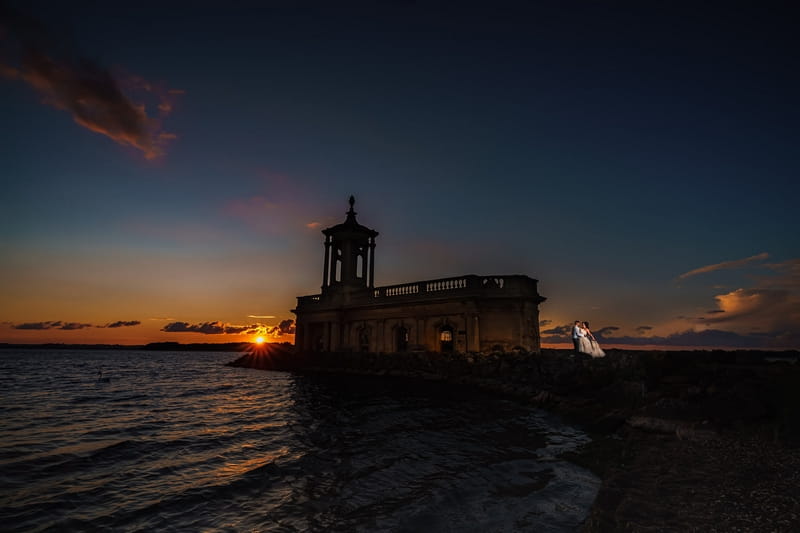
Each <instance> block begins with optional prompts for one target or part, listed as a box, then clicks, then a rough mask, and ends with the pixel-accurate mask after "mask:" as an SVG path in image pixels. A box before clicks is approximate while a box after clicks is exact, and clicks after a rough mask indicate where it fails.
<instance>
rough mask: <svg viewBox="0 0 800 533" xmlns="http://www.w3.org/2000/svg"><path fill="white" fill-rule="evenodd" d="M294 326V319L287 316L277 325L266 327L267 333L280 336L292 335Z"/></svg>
mask: <svg viewBox="0 0 800 533" xmlns="http://www.w3.org/2000/svg"><path fill="white" fill-rule="evenodd" d="M295 329H296V326H295V323H294V320H292V319H291V318H288V319H286V320H281V322H280V324H278V325H277V326H272V327H271V328H268V329H267V334H268V335H271V336H273V337H281V336H283V335H294V332H295Z"/></svg>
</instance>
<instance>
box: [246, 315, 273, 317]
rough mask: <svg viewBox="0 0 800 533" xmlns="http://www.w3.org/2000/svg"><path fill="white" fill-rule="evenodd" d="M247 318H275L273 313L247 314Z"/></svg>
mask: <svg viewBox="0 0 800 533" xmlns="http://www.w3.org/2000/svg"><path fill="white" fill-rule="evenodd" d="M247 318H275V317H274V316H273V315H247Z"/></svg>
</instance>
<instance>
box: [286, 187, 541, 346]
mask: <svg viewBox="0 0 800 533" xmlns="http://www.w3.org/2000/svg"><path fill="white" fill-rule="evenodd" d="M354 203H355V199H354V198H353V197H352V196H351V197H350V210H349V211H347V218H346V219H345V221H344V222H343V223H341V224H337V225H336V226H333V227H330V228H327V229H325V230H323V231H322V233H323V235H325V260H324V262H323V268H322V271H323V274H322V292H321V293H320V294H314V295H310V296H299V297H298V298H297V308H296V309H293V310H292V312H293V313H295V314H296V315H297V321H296V325H297V329H296V331H295V345H296V347H297V348H298V349H300V350H304V351H326V352H337V351H362V352H373V353H390V352H406V351H430V352H451V351H456V352H489V351H511V350H514V349H523V350H526V351H530V352H538V351H540V339H539V304H540V303H541V302H543V301H544V300H545V298H544V297H542V296H540V295H539V293H538V292H537V287H536V285H537V283H538V282H537V280H535V279H532V278H530V277H528V276H524V275H511V276H508V275H491V276H477V275H465V276H457V277H453V278H444V279H433V280H427V281H415V282H412V283H404V284H402V285H391V286H385V287H376V286H375V238H376V237H377V236H378V232H377V231H375V230H372V229H370V228H367V227H366V226H362V225H361V224H359V223H358V222H357V221H356V212H355V211H354V210H353V205H354Z"/></svg>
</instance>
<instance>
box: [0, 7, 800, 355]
mask: <svg viewBox="0 0 800 533" xmlns="http://www.w3.org/2000/svg"><path fill="white" fill-rule="evenodd" d="M645 4H648V5H645ZM651 4H652V3H649V2H648V3H643V2H631V3H613V4H611V3H609V4H605V5H604V4H601V3H588V2H587V3H583V2H547V3H538V4H534V5H530V4H528V3H502V4H500V5H495V4H490V3H485V4H471V5H470V6H468V7H465V6H463V5H460V4H453V5H449V6H448V5H443V4H439V3H427V2H385V3H381V4H380V5H372V4H369V3H363V4H359V3H345V4H338V3H337V4H336V6H335V7H331V5H330V4H328V5H327V6H326V5H325V4H322V5H318V4H313V3H299V4H298V3H289V2H279V3H272V4H271V3H263V4H262V5H259V6H258V7H254V6H252V5H248V3H244V2H228V3H225V7H224V9H223V8H221V7H219V5H217V6H215V7H198V6H196V5H192V4H190V3H177V2H158V3H156V2H144V3H139V4H137V6H136V7H121V6H118V5H114V3H105V2H74V3H64V4H62V3H56V2H6V4H4V5H5V7H4V12H5V15H4V16H3V23H2V24H3V31H2V33H1V34H0V35H2V41H0V42H2V43H3V44H2V48H0V50H2V56H0V61H2V63H0V65H2V66H3V71H2V74H3V75H2V77H0V117H2V121H3V124H4V127H3V128H2V130H1V131H0V136H1V137H0V146H2V149H0V150H2V151H0V154H2V169H3V171H2V178H1V179H2V186H3V190H4V194H3V195H2V199H1V200H0V210H1V212H0V221H1V222H2V225H3V227H4V228H6V229H7V230H6V231H4V232H3V235H2V237H0V250H1V251H2V257H3V259H2V260H0V274H2V279H1V280H0V296H1V297H2V299H3V300H4V301H5V302H9V304H4V305H3V309H2V316H0V321H5V327H4V329H3V330H2V331H3V332H4V333H3V335H2V336H0V340H3V339H2V337H5V338H8V339H20V338H23V340H24V339H31V340H34V339H37V338H43V337H45V336H47V335H51V336H52V338H54V339H55V338H58V339H71V338H76V339H77V338H78V335H87V334H88V331H89V328H82V329H81V331H61V330H58V331H57V329H58V328H57V327H47V326H46V325H45V326H43V327H42V328H39V329H36V328H32V329H27V330H21V329H15V328H16V327H18V326H20V325H21V324H39V323H42V324H44V323H46V322H48V321H50V322H55V321H63V322H65V323H72V322H74V323H85V324H93V325H97V324H104V323H113V322H115V321H118V320H124V321H139V322H141V324H139V325H137V326H135V327H126V328H125V329H124V332H123V331H122V330H120V329H117V328H114V329H115V331H108V330H105V329H98V328H94V329H92V330H91V333H92V335H95V336H97V335H107V336H108V338H111V335H112V333H113V334H114V335H117V336H118V337H119V336H120V335H121V334H122V333H124V334H125V335H126V337H125V339H126V340H129V341H130V342H135V341H136V339H140V338H141V339H161V338H167V337H168V338H170V339H176V340H189V339H190V338H193V340H197V339H194V337H197V338H199V336H200V334H199V333H196V334H192V333H185V334H183V336H181V334H180V333H178V334H177V335H176V334H174V333H172V334H167V333H165V332H161V331H160V329H162V328H163V327H164V326H165V324H166V323H170V321H183V322H187V323H189V324H202V323H211V322H219V323H221V324H232V325H252V324H253V323H258V324H261V325H262V326H263V327H265V328H269V327H272V326H274V325H276V324H277V323H278V322H280V321H281V320H283V319H287V318H291V314H290V313H289V312H288V310H289V309H291V308H292V307H293V304H294V297H295V296H297V295H301V294H311V293H315V292H317V291H318V290H319V284H320V282H321V263H322V246H321V243H322V238H321V234H320V233H319V230H320V229H321V228H322V227H324V226H327V225H331V224H335V223H338V222H340V221H341V220H342V219H343V217H344V211H345V210H346V208H347V203H346V200H347V197H348V196H349V195H350V194H355V195H356V198H357V203H356V210H357V211H358V213H359V221H360V222H361V223H363V224H365V225H367V226H370V227H374V228H376V229H377V230H378V231H380V232H381V236H380V237H379V238H378V250H377V262H376V278H377V281H378V284H383V285H385V284H393V283H400V282H405V281H415V280H418V279H432V278H439V277H448V276H456V275H460V274H467V273H477V274H527V275H530V276H532V277H534V278H537V279H539V280H540V292H541V293H542V294H543V295H545V296H547V297H548V298H549V299H548V301H547V302H545V303H544V304H543V305H542V306H541V314H542V317H541V318H542V320H543V321H544V322H543V325H542V330H543V331H544V332H545V333H544V336H545V337H548V336H552V337H553V339H552V340H553V341H556V340H557V338H556V337H557V336H558V334H559V333H560V329H559V326H562V325H564V324H566V323H567V322H569V321H571V320H573V319H576V318H580V319H584V320H589V321H591V322H592V324H593V325H594V326H595V329H602V328H605V327H609V328H618V329H607V330H606V332H605V333H606V338H607V339H609V340H608V342H612V340H611V339H613V338H616V339H618V340H619V341H620V342H622V341H625V342H630V343H650V344H658V343H669V344H683V345H694V344H697V343H700V344H702V343H706V344H708V345H715V343H717V344H718V343H725V345H732V344H734V345H740V346H756V345H763V344H772V345H776V346H790V347H798V346H800V340H799V339H800V326H799V325H798V324H800V311H798V309H800V300H799V299H798V285H799V284H798V268H800V267H798V264H800V259H798V258H799V257H800V253H798V252H800V250H798V248H799V246H798V242H799V239H798V238H797V236H796V235H797V233H798V222H797V215H796V214H795V211H796V209H795V208H794V205H795V204H796V202H797V201H796V199H795V196H796V193H795V190H794V189H795V187H794V182H795V181H796V177H797V175H798V170H799V169H800V162H798V156H797V148H796V147H797V146H798V144H800V143H799V142H798V141H800V138H798V137H800V135H798V131H799V130H798V127H797V123H798V116H799V115H800V112H799V110H798V103H797V97H796V95H797V94H800V87H799V85H800V83H798V82H799V80H798V72H800V69H799V68H798V67H799V66H800V65H798V50H800V47H799V46H798V38H797V35H796V34H797V32H796V28H797V27H798V22H799V21H798V15H797V12H796V11H797V10H794V9H791V8H789V7H787V6H788V4H785V5H781V4H777V3H775V4H758V5H751V6H750V7H748V8H740V7H736V6H733V4H730V3H718V4H705V5H704V6H701V7H698V6H696V5H694V4H693V3H685V4H675V3H670V4H668V5H667V4H666V3H659V4H658V5H651ZM32 58H33V59H32ZM115 91H116V92H115ZM141 105H144V106H145V107H144V108H142V107H140V106H141ZM159 105H161V108H160V109H159ZM137 110H138V111H137ZM140 112H141V114H140ZM143 117H144V118H143ZM164 134H169V135H166V136H165V135H164ZM173 136H174V137H173ZM124 145H125V146H124ZM695 271H696V272H695ZM692 272H695V273H692ZM687 274H688V275H687ZM720 311H722V312H720ZM265 316H269V317H274V318H269V319H266V318H256V319H254V318H252V317H265ZM151 319H154V320H151ZM44 329H46V330H47V331H43V330H44ZM718 332H723V333H718ZM23 334H24V335H25V336H24V337H20V336H21V335H23ZM48 338H50V337H48ZM87 338H88V337H87ZM92 338H94V337H92ZM98 338H100V337H98ZM106 338H107V337H102V339H106ZM119 338H121V337H119ZM625 338H626V339H625ZM698 339H699V340H698ZM202 340H230V339H227V338H223V336H221V335H220V336H219V337H217V336H214V338H213V339H211V338H208V337H207V336H206V337H203V339H202Z"/></svg>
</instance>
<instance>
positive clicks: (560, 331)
mask: <svg viewBox="0 0 800 533" xmlns="http://www.w3.org/2000/svg"><path fill="white" fill-rule="evenodd" d="M572 326H573V324H564V325H563V326H556V327H554V328H550V329H546V330H544V331H542V335H565V336H569V335H572Z"/></svg>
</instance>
